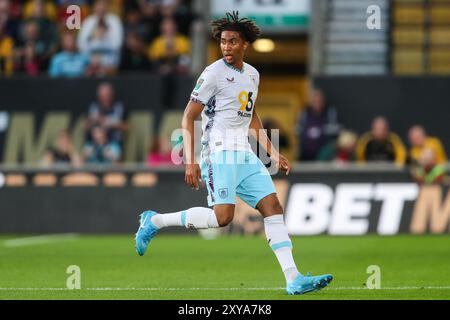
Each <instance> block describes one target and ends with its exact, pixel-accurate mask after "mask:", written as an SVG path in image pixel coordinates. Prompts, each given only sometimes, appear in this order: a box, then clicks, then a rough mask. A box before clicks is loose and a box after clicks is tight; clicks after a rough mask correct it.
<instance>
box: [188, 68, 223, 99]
mask: <svg viewBox="0 0 450 320" xmlns="http://www.w3.org/2000/svg"><path fill="white" fill-rule="evenodd" d="M216 92H217V80H216V76H215V74H214V73H213V72H211V70H208V69H205V71H203V73H202V74H201V75H200V77H199V78H198V80H197V84H196V85H195V88H194V91H192V93H191V100H193V101H195V102H199V103H201V104H203V105H206V104H207V103H208V101H209V99H211V97H212V96H214V95H215V94H216Z"/></svg>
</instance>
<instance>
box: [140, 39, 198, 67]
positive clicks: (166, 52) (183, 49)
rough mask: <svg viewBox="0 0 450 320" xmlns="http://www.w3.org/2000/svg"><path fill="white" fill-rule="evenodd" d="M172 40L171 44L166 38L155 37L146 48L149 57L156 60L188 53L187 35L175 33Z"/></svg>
mask: <svg viewBox="0 0 450 320" xmlns="http://www.w3.org/2000/svg"><path fill="white" fill-rule="evenodd" d="M172 41H173V42H172V44H170V43H169V39H167V38H164V37H158V38H156V39H155V40H154V41H153V43H152V44H151V45H150V48H149V50H148V54H149V57H150V59H151V60H154V61H156V60H160V59H164V58H172V57H177V56H180V55H184V54H188V53H189V51H190V43H189V39H188V38H187V37H185V36H183V35H176V36H175V37H174V38H173V40H172Z"/></svg>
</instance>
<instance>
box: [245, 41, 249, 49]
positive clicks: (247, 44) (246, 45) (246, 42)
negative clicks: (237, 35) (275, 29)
mask: <svg viewBox="0 0 450 320" xmlns="http://www.w3.org/2000/svg"><path fill="white" fill-rule="evenodd" d="M249 45H250V42H248V41H244V50H247V48H248V46H249Z"/></svg>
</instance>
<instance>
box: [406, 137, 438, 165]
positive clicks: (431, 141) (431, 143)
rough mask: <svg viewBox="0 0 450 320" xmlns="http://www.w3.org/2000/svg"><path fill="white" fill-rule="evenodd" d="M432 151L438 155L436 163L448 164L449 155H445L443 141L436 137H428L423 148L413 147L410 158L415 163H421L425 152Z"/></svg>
mask: <svg viewBox="0 0 450 320" xmlns="http://www.w3.org/2000/svg"><path fill="white" fill-rule="evenodd" d="M426 149H431V150H433V151H434V153H435V154H436V162H437V163H438V164H442V163H446V162H447V155H446V154H445V150H444V147H443V146H442V143H441V141H440V140H439V139H438V138H436V137H427V138H426V139H425V143H424V144H423V145H422V146H415V147H412V148H411V149H410V151H409V156H410V158H411V160H413V161H419V159H420V158H421V157H422V154H423V151H424V150H426Z"/></svg>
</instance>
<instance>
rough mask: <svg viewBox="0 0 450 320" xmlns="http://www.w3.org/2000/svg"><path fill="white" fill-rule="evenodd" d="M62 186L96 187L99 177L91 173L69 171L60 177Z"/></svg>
mask: <svg viewBox="0 0 450 320" xmlns="http://www.w3.org/2000/svg"><path fill="white" fill-rule="evenodd" d="M62 185H63V186H64V187H88V186H89V187H96V186H98V185H99V179H98V177H97V176H96V175H94V174H92V173H70V174H67V175H65V176H64V177H63V178H62Z"/></svg>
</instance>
